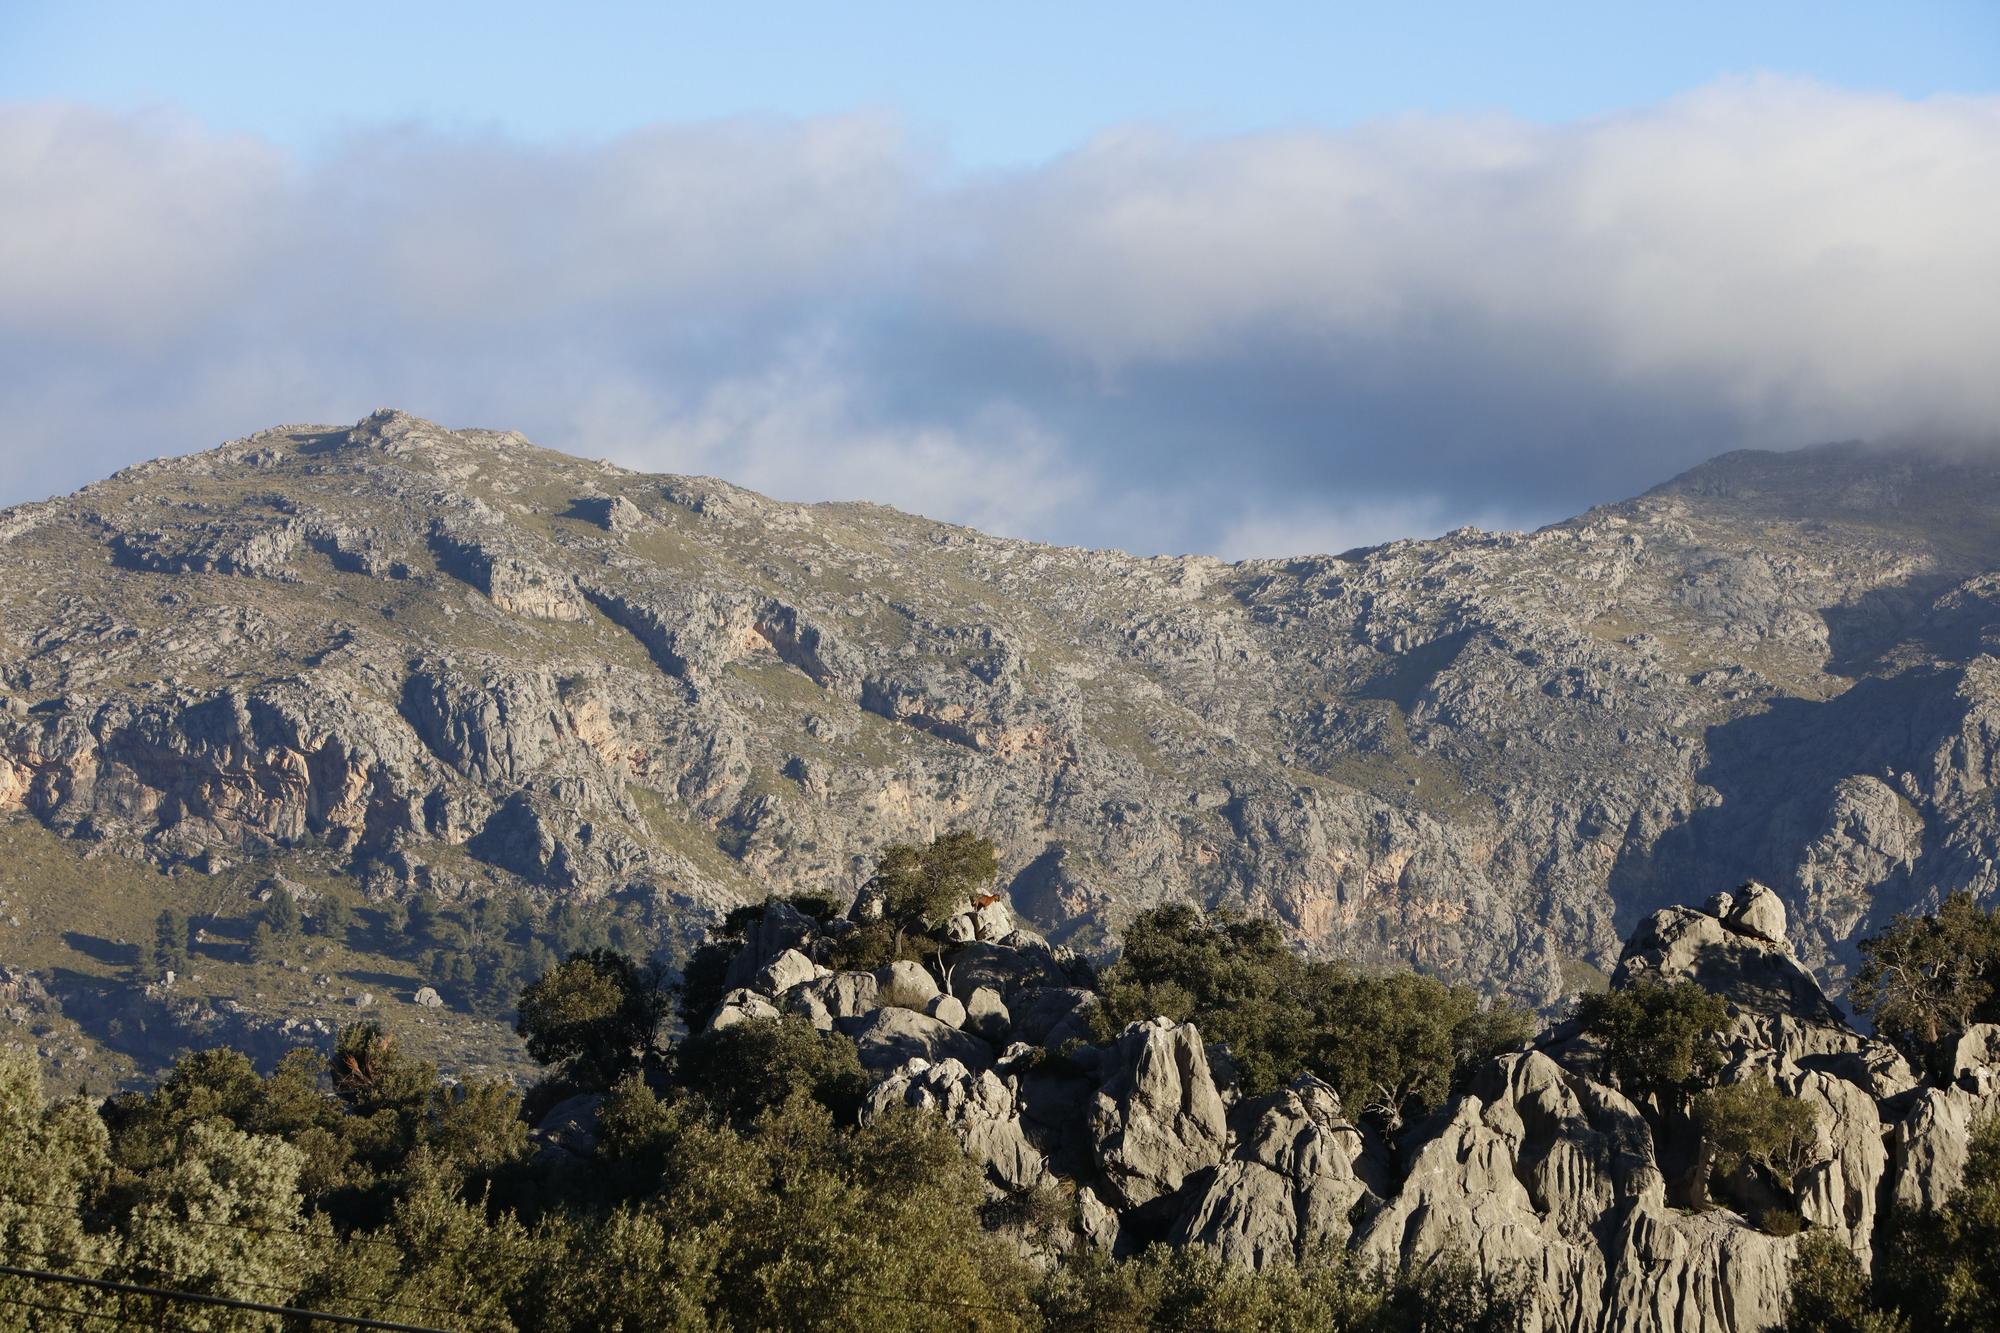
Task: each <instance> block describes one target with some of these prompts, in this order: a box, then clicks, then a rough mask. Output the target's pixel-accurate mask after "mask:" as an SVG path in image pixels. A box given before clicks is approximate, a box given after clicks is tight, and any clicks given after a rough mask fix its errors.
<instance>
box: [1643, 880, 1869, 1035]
mask: <svg viewBox="0 0 2000 1333" xmlns="http://www.w3.org/2000/svg"><path fill="white" fill-rule="evenodd" d="M1709 908H1710V909H1712V910H1706V911H1705V910H1703V909H1701V908H1695V907H1669V908H1666V909H1664V910H1662V911H1658V912H1655V913H1653V915H1652V916H1650V917H1648V918H1646V920H1644V921H1643V922H1641V923H1640V924H1639V928H1638V929H1637V930H1635V931H1634V932H1633V933H1632V937H1631V938H1630V939H1629V940H1627V941H1626V944H1625V952H1624V954H1623V955H1622V956H1621V957H1620V958H1619V960H1618V970H1617V972H1616V973H1614V974H1613V976H1612V985H1614V986H1628V985H1631V984H1633V983H1635V982H1638V981H1641V980H1644V979H1646V978H1657V979H1658V980H1661V981H1668V982H1673V981H1692V982H1694V983H1695V984H1697V985H1699V986H1701V987H1702V988H1703V989H1705V990H1710V991H1713V992H1714V993H1716V994H1717V995H1720V996H1722V997H1723V998H1724V999H1725V1000H1728V1001H1729V1002H1730V1004H1732V1005H1734V1006H1736V1008H1737V1009H1738V1010H1740V1011H1742V1013H1744V1014H1746V1015H1749V1016H1752V1017H1753V1018H1766V1019H1779V1018H1781V1019H1788V1020H1791V1021H1793V1022H1804V1023H1811V1024H1818V1025H1823V1026H1826V1027H1829V1028H1836V1029H1839V1028H1845V1026H1846V1020H1845V1019H1843V1018H1842V1017H1841V1014H1840V1010H1839V1009H1837V1008H1835V1007H1834V1004H1833V1002H1832V1001H1831V1000H1829V999H1827V998H1826V994H1825V992H1824V991H1822V990H1821V989H1820V988H1819V983H1818V982H1816V981H1814V980H1813V979H1812V974H1811V973H1809V972H1807V971H1806V970H1805V968H1804V967H1802V966H1800V964H1799V962H1798V960H1797V959H1796V958H1794V957H1793V956H1792V952H1791V950H1790V949H1789V948H1788V947H1787V946H1786V945H1785V943H1784V938H1785V924H1784V910H1785V909H1784V906H1783V904H1782V903H1780V902H1779V901H1778V896H1777V895H1776V894H1775V893H1772V892H1771V891H1770V890H1769V889H1766V888H1764V887H1763V886H1762V885H1758V884H1752V885H1747V886H1745V889H1744V890H1743V893H1742V896H1740V897H1737V898H1733V899H1732V898H1731V897H1730V896H1728V895H1723V896H1721V897H1718V898H1715V899H1712V900H1710V903H1709Z"/></svg>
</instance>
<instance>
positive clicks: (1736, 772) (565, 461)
mask: <svg viewBox="0 0 2000 1333" xmlns="http://www.w3.org/2000/svg"><path fill="white" fill-rule="evenodd" d="M1996 499H2000V470H1996V469H1995V467H1994V466H1992V465H1991V464H1988V463H1986V462H1983V461H1980V460H1976V459H1974V460H1965V459H1960V460H1953V459H1947V458H1935V457H1918V456H1913V455H1912V456H1904V455H1887V454H1879V453H1871V452H1869V451H1867V450H1863V449H1860V448H1858V447H1843V448H1829V449H1822V450H1817V451H1807V452H1805V453H1802V454H1796V455H1756V454H1747V455H1731V456H1728V457H1725V458H1721V459H1718V460H1716V461H1715V462H1713V463H1710V464H1708V465H1705V466H1704V467H1702V468H1698V469H1696V470H1695V471H1694V472H1692V473H1690V474H1688V475H1687V476H1685V477H1683V478H1681V479H1679V480H1677V481H1675V482H1673V483H1670V484H1669V485H1667V486H1663V487H1661V488H1660V489H1659V490H1657V491H1655V492H1653V493H1651V494H1649V495H1646V496H1643V497H1640V498H1638V499H1636V500H1632V501H1629V502H1627V503H1624V504H1619V505H1612V506H1608V507H1606V508H1603V509H1599V510H1594V511H1592V512H1591V513H1589V514H1586V515H1583V516H1582V517H1580V518H1577V519H1575V520H1573V521H1571V522H1569V523H1565V524H1561V525H1558V526H1556V527H1553V528H1549V529H1546V530H1544V531H1541V532H1536V533H1531V534H1512V533H1483V532H1477V531H1472V530H1466V531H1461V532H1456V533H1452V534H1450V535H1448V536H1446V537H1443V538H1440V539H1438V540H1435V541H1409V542H1396V543H1392V544H1390V545H1387V546H1383V547H1379V548H1374V549H1371V550H1367V551H1359V552H1350V553H1348V554H1346V555H1343V556H1337V557H1312V558H1302V559H1298V560H1289V561H1251V562H1245V563H1242V564H1236V565H1230V564H1224V563H1221V562H1219V561H1215V560H1209V559H1204V558H1200V557H1185V558H1175V559H1164V558H1162V559H1135V558H1132V557H1128V556H1125V555H1122V554H1119V553H1116V552H1108V551H1084V550H1071V549H1056V548H1049V547H1042V546H1037V545H1033V544H1031V543H1026V542H1017V541H1005V540H1000V539H996V538H991V537H986V536H983V535H981V534H979V533H976V532H971V531H968V530H965V529H960V528H953V527H950V526H947V525H944V524H939V523H933V522H928V521H925V520H922V519H918V518H913V517H910V516H908V515H904V514H899V513H896V512H894V511H890V510H886V509H881V508H878V507H874V506H869V505H845V504H843V505H814V506H803V505H792V504H784V503H780V502H777V501H772V500H768V499H765V498H763V497H760V496H756V495H753V494H750V493H748V492H745V491H741V490H738V489H736V488H734V487H732V486H729V485H727V484H725V483H722V482H718V481H711V480H706V479H701V478H681V477H658V476H645V475H641V474H637V473H631V472H625V471H622V470H620V469H617V468H614V467H611V466H609V465H606V464H600V463H591V462H586V461H584V460H581V459H575V458H570V457H566V456H564V455H560V454H555V453H550V452H547V451H544V450H540V449H536V448H534V447H533V446H531V445H529V444H528V443H527V442H526V441H525V440H523V439H521V438H520V437H519V436H515V435H508V434H500V433H495V432H488V431H447V430H444V429H441V428H439V427H437V426H435V425H432V424H431V423H428V422H424V421H420V420H417V419H415V418H412V417H408V416H405V415H402V414H400V413H394V412H382V413H377V414H376V415H375V416H372V417H370V418H368V419H367V420H365V421H363V422H361V423H359V424H358V425H356V426H354V427H352V428H337V429H336V428H323V427H284V428H279V429H277V430H273V431H267V432H264V433H261V434H259V435H256V436H252V437H250V438H248V439H245V440H240V441H236V442H233V443H231V444H228V445H225V446H223V447H221V448H219V449H217V450H214V451H211V452H209V453H205V454H200V455H195V456H191V457H187V458H179V459H170V460H164V461H160V462H155V463H149V464H145V465H142V466H140V467H136V468H133V469H129V470H127V471H126V472H123V473H120V474H118V475H117V476H115V477H113V478H111V479H109V480H107V481H104V482H100V483H98V484H96V485H93V486H91V487H87V488H86V489H85V490H83V491H81V492H79V493H78V494H76V495H74V496H70V497H67V498H64V499H58V500H53V501H49V502H47V503H44V504H39V505H28V506H21V507H19V508H16V509H14V510H10V511H7V513H6V514H5V515H0V544H4V551H5V560H4V564H0V606H4V608H5V611H6V626H5V633H4V635H0V685H4V690H5V699H4V709H0V810H12V811H17V812H20V814H22V815H24V816H26V817H29V818H32V819H34V820H36V821H38V822H40V823H42V824H44V825H46V826H47V827H49V828H51V829H54V830H56V831H57V832H59V833H60V834H62V835H63V836H65V837H68V838H71V839H74V840H76V842H77V844H78V845H79V846H81V847H85V848H87V849H89V850H91V851H92V852H94V853H97V852H109V853H116V854H121V855H125V856H131V857H140V858H145V859H147V860H149V861H152V862H154V863H157V864H160V865H175V864H182V863H189V864H192V863H194V862H196V861H197V860H198V859H199V858H201V857H203V856H204V855H208V854H211V853H213V854H227V855H231V856H253V857H266V858H270V859H271V860H273V861H274V862H276V863H277V864H278V865H279V866H282V864H283V862H284V861H285V859H286V858H287V857H290V856H294V855H302V854H306V853H314V854H320V855H324V854H326V853H328V852H333V853H336V854H338V855H340V856H342V857H345V858H348V864H349V865H350V866H351V868H352V871H353V872H354V873H356V874H358V875H360V876H362V877H363V878H364V879H365V880H366V882H367V883H369V884H370V885H371V887H372V888H373V889H375V890H376V891H378V892H381V893H387V894H406V893H410V892H428V893H434V894H439V895H443V896H445V897H451V896H454V895H458V894H462V893H468V892H471V891H472V886H473V885H474V883H475V882H479V883H485V882H490V881H492V880H494V879H498V880H500V881H502V882H505V883H509V884H513V885H515V886H517V887H523V888H526V889H528V890H530V891H532V892H535V893H538V894H542V895H545V896H550V897H582V898H590V897H595V896H600V895H603V894H605V893H608V892H612V891H619V892H624V893H632V894H639V895H642V896H646V897H650V898H651V899H652V900H654V901H655V902H657V903H659V904H660V905H661V907H662V908H663V911H664V915H665V916H667V917H670V918H673V919H676V920H680V921H683V922H685V923H686V929H687V930H689V931H690V932H691V931H692V930H693V929H694V928H695V927H696V926H697V925H699V924H700V923H701V922H702V921H704V920H706V919H707V918H708V917H709V916H710V915H711V914H713V913H714V912H717V911H719V910H722V909H724V908H726V907H727V906H729V905H731V904H734V903H737V902H741V901H746V900H756V899H761V898H762V897H763V896H765V894H766V893H767V892H772V891H782V892H792V891H799V890H814V891H824V890H825V889H826V888H827V887H828V886H829V885H832V886H847V885H851V884H852V883H854V882H855V877H856V872H857V870H858V869H860V868H862V867H865V866H866V865H867V864H868V863H869V861H870V860H871V858H872V855H873V853H874V851H875V850H876V849H877V848H879V847H880V846H881V845H883V844H884V843H887V842H891V841H898V840H908V839H913V838H922V837H925V836H927V835H928V834H929V833H930V832H931V831H933V830H942V829H944V828H947V827H952V826H956V825H967V826H973V827H976V828H977V829H979V830H980V831H982V832H985V833H988V834H990V835H991V836H993V837H994V838H995V839H996V840H997V841H998V842H999V844H1000V846H1001V849H1002V852H1003V865H1004V868H1005V873H1006V875H1007V877H1008V880H1007V883H1006V889H1007V900H1008V902H1009V903H1010V904H1011V905H1012V907H1013V908H1014V910H1015V911H1017V912H1018V913H1020V914H1021V915H1022V916H1024V917H1025V918H1026V919H1028V920H1030V921H1032V922H1034V923H1035V924H1036V925H1037V926H1039V927H1040V928H1041V929H1043V930H1045V931H1047V932H1049V934H1050V935H1051V937H1052V938H1054V939H1057V940H1059V941H1063V942H1068V943H1072V944H1076V945H1079V946H1081V947H1083V948H1084V949H1086V950H1096V949H1101V948H1104V947H1107V946H1108V945H1109V943H1110V942H1111V941H1112V939H1113V938H1114V937H1115V934H1116V932H1117V930H1118V928H1119V926H1120V925H1121V923H1122V922H1123V921H1124V920H1126V919H1127V918H1128V917H1129V915H1130V914H1131V913H1133V912H1134V911H1136V910H1139V909H1140V908H1143V907H1145V906H1149V905H1151V904H1153V903H1156V902H1158V901H1162V900H1166V899H1171V898H1180V897H1192V898H1195V899H1198V900H1200V901H1202V902H1204V903H1207V904H1210V905H1216V904H1236V905H1239V906H1241V907H1244V908H1246V909H1247V910H1249V911H1251V912H1253V913H1257V914H1264V915H1269V916H1271V917H1273V918H1274V919H1276V920H1277V921H1279V922H1280V923H1281V924H1282V925H1283V926H1284V928H1285V929H1286V930H1287V931H1288V933H1290V934H1291V935H1292V936H1293V937H1294V938H1296V939H1297V940H1298V941H1299V942H1300V943H1301V944H1302V945H1303V946H1304V947H1306V948H1308V949H1310V950H1313V951H1315V952H1318V953H1323V954H1338V955H1345V956H1350V957H1354V958H1357V959H1360V960H1364V961H1370V962H1406V963H1412V964H1415V965H1417V966H1420V967H1424V968H1427V969H1431V970H1434V971H1437V972H1440V973H1442V974H1445V975H1447V976H1450V977H1452V978H1455V979H1465V980H1472V981H1475V982H1479V983H1482V984H1492V985H1495V986H1498V987H1500V988H1502V989H1504V990H1506V991H1507V992H1509V993H1511V994H1514V995H1517V996H1520V997H1522V998H1526V999H1529V1000H1531V1001H1535V1002H1542V1003H1546V1002H1550V1001H1553V1000H1555V999H1556V998H1558V997H1560V996H1561V995H1563V994H1565V993H1569V992H1571V991H1573V990H1574V989H1575V988H1576V987H1577V986H1578V985H1580V984H1582V981H1583V979H1585V978H1587V977H1588V976H1589V975H1591V972H1592V970H1593V969H1596V970H1599V971H1602V970H1608V969H1609V968H1610V967H1611V966H1612V964H1613V962H1614V960H1615V958H1616V954H1617V950H1618V944H1619V935H1620V932H1621V930H1622V928H1623V927H1625V926H1628V925H1629V924H1630V923H1632V922H1634V921H1636V920H1639V919H1640V918H1642V917H1643V916H1644V915H1645V914H1646V913H1647V912H1650V911H1651V910H1653V909H1655V908H1657V907H1660V906H1663V905H1665V904H1667V903H1669V902H1674V901H1678V900H1679V899H1680V898H1681V897H1683V896H1684V895H1685V891H1686V886H1688V885H1691V884H1703V883H1716V882H1728V883H1734V882H1738V881H1740V880H1742V879H1744V878H1747V877H1753V876H1754V877H1756V878H1758V879H1761V880H1762V881H1764V882H1766V883H1768V884H1770V885H1772V886H1773V887H1774V889H1775V891H1776V893H1777V895H1778V898H1779V900H1780V901H1781V903H1782V905H1783V906H1784V907H1785V908H1786V909H1787V911H1788V919H1789V922H1790V925H1789V929H1788V935H1789V939H1790V942H1791V944H1792V945H1793V946H1794V947H1795V949H1796V950H1797V951H1798V955H1799V957H1800V958H1801V959H1803V960H1804V961H1805V962H1806V963H1807V965H1808V966H1809V968H1810V969H1811V970H1812V971H1814V973H1815V974H1816V975H1817V976H1818V977H1819V978H1820V979H1822V980H1825V981H1827V982H1829V983H1831V984H1833V985H1834V986H1835V987H1836V989H1837V988H1838V983H1839V982H1840V979H1841V978H1842V976H1843V975H1844V972H1845V970H1846V968H1847V967H1848V966H1849V965H1850V964H1851V961H1852V947H1851V943H1852V941H1853V940H1854V939H1855V938H1856V937H1857V935H1859V934H1863V933H1866V932H1868V931H1870V930H1872V929H1875V928H1878V927H1879V926H1880V925H1881V924H1882V923H1883V922H1884V921H1885V920H1886V918H1887V916H1888V915H1890V914H1891V913H1893V912H1895V911H1898V910H1903V909H1905V908H1909V907H1912V906H1922V905H1924V904H1925V903H1927V902H1929V901H1931V900H1933V899H1934V898H1935V897H1936V896H1937V895H1938V894H1941V893H1943V892H1946V891H1949V890H1951V889H1955V888H1961V887H1963V888H1969V889H1972V890H1974V891H1975V892H1977V893H1979V894H1982V895H1987V896H1990V895H1992V894H1993V893H1994V891H1995V888H1996V874H2000V872H1996V869H1995V862H1996V851H2000V818H1996V816H1995V813H1994V807H1993V803H1992V800H1991V797H1990V791H1991V788H1992V786H1993V783H1994V781H1995V777H1996V773H2000V661H1996V659H1995V657H1994V656H1992V655H1991V654H1990V652H1989V649H1990V648H1991V647H1992V643H1991V642H1990V637H1991V632H1990V628H1989V627H1990V626H1992V625H1993V624H1994V623H1995V617H1994V615H1993V614H1992V612H1993V610H1994V607H1995V599H1996V597H2000V592H1997V591H1996V586H2000V585H1996V579H2000V524H1996V522H1995V520H1994V519H1993V518H1992V515H1993V514H1995V513H2000V507H1996V506H1995V504H1994V503H1993V502H1994V501H1995V500H1996ZM969 928H970V929H973V930H974V931H975V933H976V932H977V929H978V927H977V925H976V923H975V924H973V925H972V926H970V927H969ZM958 998H959V999H960V1000H961V1001H963V1000H964V999H966V998H967V997H966V996H964V995H960V996H959V997H958Z"/></svg>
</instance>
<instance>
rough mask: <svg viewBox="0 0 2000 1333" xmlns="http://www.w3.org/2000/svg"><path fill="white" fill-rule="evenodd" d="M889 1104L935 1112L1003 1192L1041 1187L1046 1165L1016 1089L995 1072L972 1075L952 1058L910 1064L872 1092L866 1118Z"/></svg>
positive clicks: (981, 1072)
mask: <svg viewBox="0 0 2000 1333" xmlns="http://www.w3.org/2000/svg"><path fill="white" fill-rule="evenodd" d="M891 1106H916V1107H925V1108H929V1109H932V1110H935V1111H937V1112H938V1114H940V1115H941V1116H943V1117H944V1122H945V1124H947V1125H949V1126H950V1127H951V1131H952V1133H954V1134H956V1135H957V1136H958V1141H959V1142H960V1143H962V1144H964V1145H965V1151H966V1153H967V1154H968V1155H969V1156H970V1157H971V1158H972V1159H973V1160H974V1161H976V1162H978V1163H979V1164H980V1165H981V1166H983V1167H985V1168H986V1171H987V1174H988V1175H989V1176H990V1177H991V1179H992V1181H993V1183H994V1185H996V1186H997V1187H999V1188H1000V1189H1002V1190H1007V1191H1014V1192H1019V1191H1021V1190H1028V1189H1033V1188H1034V1187H1035V1186H1036V1185H1038V1184H1040V1183H1041V1180H1042V1176H1043V1173H1044V1171H1045V1169H1046V1164H1045V1163H1044V1161H1043V1159H1042V1155H1041V1153H1039V1152H1038V1151H1036V1149H1035V1147H1034V1145H1033V1144H1032V1143H1030V1142H1029V1141H1028V1136H1027V1134H1026V1132H1025V1131H1024V1130H1023V1129H1022V1127H1021V1117H1020V1108H1019V1106H1018V1105H1017V1104H1016V1102H1015V1099H1014V1093H1013V1090H1012V1088H1010V1087H1009V1086H1008V1084H1006V1083H1005V1082H1003V1081H1002V1080H1001V1079H1000V1078H999V1077H998V1076H997V1075H995V1074H994V1073H993V1072H992V1071H991V1070H986V1069H982V1070H978V1071H974V1070H972V1069H969V1068H967V1067H966V1065H965V1064H964V1063H962V1062H961V1061H958V1060H955V1059H951V1058H949V1057H947V1058H946V1059H943V1060H940V1061H938V1062H937V1063H935V1064H933V1063H931V1062H929V1061H927V1060H924V1059H921V1058H919V1059H913V1060H910V1061H907V1062H906V1063H904V1064H902V1065H900V1066H898V1067H897V1068H896V1069H895V1070H894V1072H892V1073H890V1074H889V1076H888V1077H887V1078H885V1079H883V1080H882V1081H881V1082H880V1083H877V1084H876V1085H875V1087H874V1089H873V1090H872V1091H870V1092H869V1094H868V1101H867V1104H866V1106H865V1108H864V1110H863V1115H864V1117H872V1116H876V1115H880V1114H881V1113H882V1112H883V1111H884V1110H886V1109H887V1108H888V1107H891Z"/></svg>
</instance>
